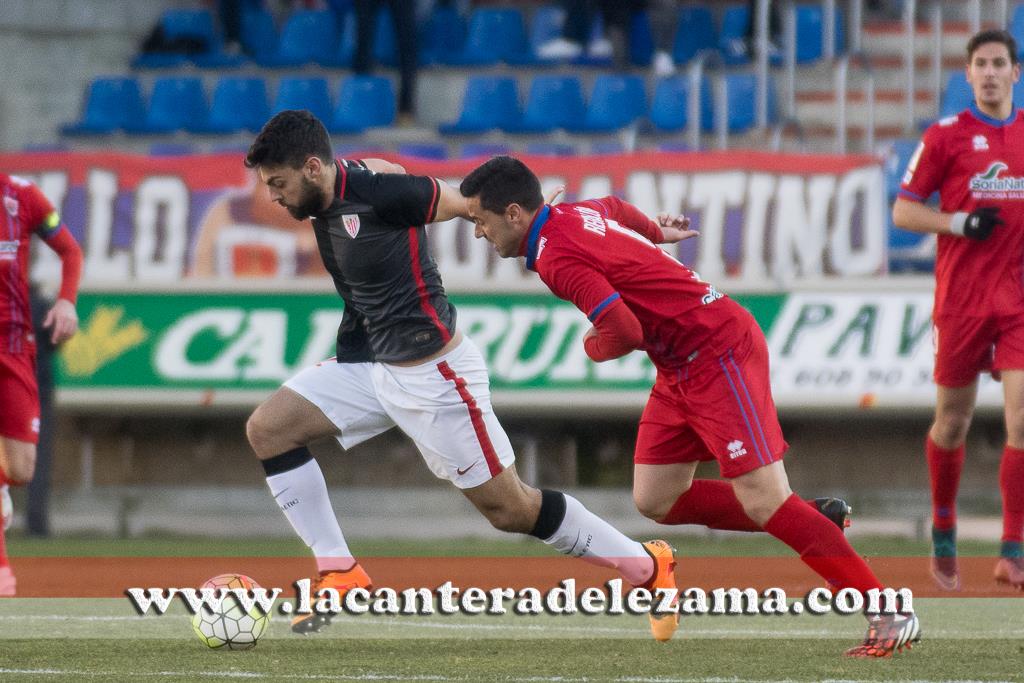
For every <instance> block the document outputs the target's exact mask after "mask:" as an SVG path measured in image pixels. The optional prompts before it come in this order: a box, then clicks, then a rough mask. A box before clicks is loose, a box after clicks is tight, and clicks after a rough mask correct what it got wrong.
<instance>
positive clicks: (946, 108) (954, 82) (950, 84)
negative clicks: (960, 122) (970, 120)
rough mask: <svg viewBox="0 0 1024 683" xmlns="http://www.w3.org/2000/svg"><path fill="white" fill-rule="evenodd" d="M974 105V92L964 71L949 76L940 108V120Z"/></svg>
mask: <svg viewBox="0 0 1024 683" xmlns="http://www.w3.org/2000/svg"><path fill="white" fill-rule="evenodd" d="M973 103H974V90H972V89H971V84H970V83H968V82H967V75H966V74H965V73H964V72H963V70H957V71H954V72H952V73H951V74H949V78H947V79H946V87H945V89H943V91H942V105H941V106H940V107H939V118H945V117H947V116H952V115H953V114H958V113H960V112H962V111H963V110H964V109H967V107H969V106H971V104H973Z"/></svg>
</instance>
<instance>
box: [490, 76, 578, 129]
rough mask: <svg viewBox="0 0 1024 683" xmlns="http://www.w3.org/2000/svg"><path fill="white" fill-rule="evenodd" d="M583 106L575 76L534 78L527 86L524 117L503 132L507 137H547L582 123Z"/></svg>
mask: <svg viewBox="0 0 1024 683" xmlns="http://www.w3.org/2000/svg"><path fill="white" fill-rule="evenodd" d="M585 111H586V106H585V105H584V103H583V90H582V87H581V86H580V81H579V79H578V78H576V77H575V76H537V77H536V78H534V79H533V82H532V83H531V84H530V94H529V97H527V100H526V108H525V110H524V111H523V116H522V118H521V119H519V120H518V121H515V122H514V123H512V124H511V125H509V126H506V127H505V128H504V129H505V131H507V132H509V133H548V132H550V131H552V130H555V129H556V128H568V127H569V126H571V125H573V124H574V123H577V122H579V121H582V120H583V116H584V112H585Z"/></svg>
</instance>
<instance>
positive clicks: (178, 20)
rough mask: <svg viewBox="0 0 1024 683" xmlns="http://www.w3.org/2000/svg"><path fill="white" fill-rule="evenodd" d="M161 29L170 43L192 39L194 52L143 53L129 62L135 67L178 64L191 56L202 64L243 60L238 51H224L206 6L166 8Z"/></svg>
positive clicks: (222, 65)
mask: <svg viewBox="0 0 1024 683" xmlns="http://www.w3.org/2000/svg"><path fill="white" fill-rule="evenodd" d="M159 25H160V30H161V31H162V32H163V38H164V40H166V41H167V42H168V43H169V44H181V45H187V44H189V41H192V44H194V45H195V46H196V47H197V48H199V47H204V48H205V49H197V50H196V51H195V52H191V53H187V54H186V53H184V52H175V53H160V52H157V53H143V54H140V55H138V56H137V57H136V58H135V59H134V60H133V62H132V66H134V67H136V68H164V67H172V66H178V65H180V64H182V63H184V62H185V61H188V60H191V61H192V62H193V63H194V64H196V65H197V66H201V67H210V68H230V67H235V66H239V65H241V64H242V62H244V61H245V60H244V59H243V58H242V57H240V56H238V55H227V54H224V43H223V40H222V39H221V36H220V34H219V33H218V32H217V29H216V28H215V26H214V20H213V15H212V14H210V12H209V11H208V10H205V9H169V10H165V11H164V13H163V14H162V15H161V17H160V24H159Z"/></svg>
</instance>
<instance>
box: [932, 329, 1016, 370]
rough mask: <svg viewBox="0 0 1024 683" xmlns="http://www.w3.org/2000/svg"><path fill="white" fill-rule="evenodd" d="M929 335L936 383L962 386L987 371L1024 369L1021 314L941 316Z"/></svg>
mask: <svg viewBox="0 0 1024 683" xmlns="http://www.w3.org/2000/svg"><path fill="white" fill-rule="evenodd" d="M932 334H933V341H934V342H935V371H934V377H935V383H936V384H938V385H939V386H943V387H965V386H967V385H969V384H971V383H972V382H974V381H975V380H976V379H978V374H979V373H982V372H987V371H989V370H1024V315H1013V316H995V315H993V316H986V317H967V316H951V315H943V316H939V317H937V318H936V319H935V324H934V326H933V328H932Z"/></svg>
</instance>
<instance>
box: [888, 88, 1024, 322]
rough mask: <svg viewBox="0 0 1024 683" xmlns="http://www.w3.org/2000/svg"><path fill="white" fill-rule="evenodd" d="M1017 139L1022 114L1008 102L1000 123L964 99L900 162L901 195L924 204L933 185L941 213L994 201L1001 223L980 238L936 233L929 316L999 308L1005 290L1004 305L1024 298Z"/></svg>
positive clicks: (1023, 212)
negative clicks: (903, 169)
mask: <svg viewBox="0 0 1024 683" xmlns="http://www.w3.org/2000/svg"><path fill="white" fill-rule="evenodd" d="M1022 141H1024V112H1022V111H1021V110H1019V109H1016V108H1014V110H1013V113H1012V114H1011V115H1010V117H1009V118H1008V119H1007V120H1006V121H999V120H997V119H993V118H991V117H989V116H986V115H985V114H983V113H982V112H981V111H980V110H979V109H978V108H977V106H975V105H971V107H970V108H969V109H965V110H964V111H962V112H960V113H959V114H957V115H956V116H950V117H949V118H945V119H942V120H941V121H939V122H937V123H934V124H932V126H931V127H929V128H928V130H927V131H925V134H924V137H923V139H922V140H921V144H920V145H919V146H918V148H917V151H916V152H915V153H914V156H913V157H911V159H910V163H909V164H908V165H907V172H906V174H905V175H904V176H903V184H902V186H901V189H900V197H902V198H904V199H909V200H912V201H918V202H923V201H925V200H927V199H928V197H929V196H930V195H931V194H932V193H933V192H935V191H938V193H939V199H940V202H941V210H942V211H943V212H944V213H953V212H956V211H966V212H970V211H973V210H974V209H976V208H978V207H982V206H998V207H999V208H1000V212H999V217H1000V218H1001V219H1002V220H1003V222H1004V223H1005V225H1001V226H997V227H996V229H995V231H993V233H992V235H991V236H990V237H989V238H988V239H987V240H985V241H983V242H978V241H975V240H971V239H965V238H963V237H958V236H955V235H939V236H938V254H937V256H936V259H935V281H936V283H935V284H936V287H935V310H934V315H936V316H938V315H941V314H943V313H946V314H956V315H986V314H988V313H990V312H993V313H994V312H997V311H998V310H1002V309H1005V308H1006V307H1005V306H1004V307H1001V308H995V307H1000V304H1001V303H1003V301H1004V299H1005V296H1006V295H1012V298H1013V301H1012V302H1010V303H1009V308H1010V309H1011V310H1012V309H1014V308H1017V309H1019V303H1020V301H1022V300H1024V291H1022V289H1021V287H1022V280H1021V278H1022V275H1024V272H1022V270H1024V142H1022ZM1009 287H1012V288H1013V289H1012V291H1008V289H1007V288H1009ZM996 294H1001V296H995V295H996Z"/></svg>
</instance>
